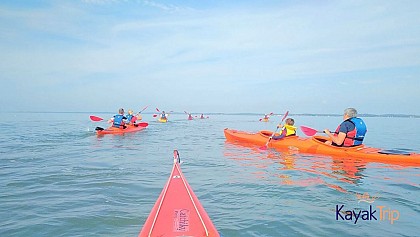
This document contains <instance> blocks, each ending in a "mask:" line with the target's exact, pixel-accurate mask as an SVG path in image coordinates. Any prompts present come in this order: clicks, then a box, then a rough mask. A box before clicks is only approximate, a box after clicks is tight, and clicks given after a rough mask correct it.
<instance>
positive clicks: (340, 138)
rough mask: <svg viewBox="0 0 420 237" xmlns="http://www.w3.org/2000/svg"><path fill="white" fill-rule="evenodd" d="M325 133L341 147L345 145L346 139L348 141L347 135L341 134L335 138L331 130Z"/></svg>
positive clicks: (326, 130)
mask: <svg viewBox="0 0 420 237" xmlns="http://www.w3.org/2000/svg"><path fill="white" fill-rule="evenodd" d="M324 133H325V134H327V135H328V137H330V138H331V141H332V142H334V143H335V144H337V145H338V146H341V144H343V142H344V139H346V134H345V133H343V132H339V133H338V135H337V136H334V135H333V134H332V133H331V132H330V130H328V129H325V130H324Z"/></svg>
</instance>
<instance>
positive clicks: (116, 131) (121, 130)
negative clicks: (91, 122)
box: [95, 122, 149, 135]
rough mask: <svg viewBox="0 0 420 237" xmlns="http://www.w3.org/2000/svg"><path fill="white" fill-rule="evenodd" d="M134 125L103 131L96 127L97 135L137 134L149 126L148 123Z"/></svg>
mask: <svg viewBox="0 0 420 237" xmlns="http://www.w3.org/2000/svg"><path fill="white" fill-rule="evenodd" d="M136 125H137V126H134V125H128V126H127V128H116V127H109V128H107V129H103V128H101V127H96V129H95V130H96V134H97V135H105V134H124V133H129V132H137V131H140V130H143V129H145V128H146V127H147V126H148V125H149V124H148V123H144V122H143V123H138V124H136Z"/></svg>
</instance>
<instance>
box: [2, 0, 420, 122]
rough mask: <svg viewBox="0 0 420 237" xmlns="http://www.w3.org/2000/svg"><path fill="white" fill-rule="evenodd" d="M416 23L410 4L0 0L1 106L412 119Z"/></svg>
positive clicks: (417, 69)
mask: <svg viewBox="0 0 420 237" xmlns="http://www.w3.org/2000/svg"><path fill="white" fill-rule="evenodd" d="M419 26H420V1H414V0H413V1H404V0H402V1H382V0H379V1H376V0H372V1H365V0H360V1H358V0H355V1H347V0H345V1H329V0H326V1H317V0H314V1H299V0H290V1H289V0H285V1H282V0H277V1H274V0H273V1H270V0H268V1H267V0H261V1H251V0H238V1H216V0H212V1H209V0H200V1H194V0H182V1H181V0H174V1H159V0H69V1H58V0H44V1H15V0H2V1H1V2H0V28H1V30H0V52H1V53H0V83H1V86H0V112H14V111H16V112H18V111H35V112H94V111H115V112H116V111H117V110H118V108H120V107H123V108H125V109H126V110H127V109H129V108H130V109H133V110H134V111H139V110H141V109H142V108H144V107H145V106H147V105H149V108H150V109H148V110H151V111H153V110H154V108H155V107H157V108H159V109H160V110H167V111H170V110H172V111H179V112H182V111H188V112H196V113H215V112H221V113H269V112H274V113H283V112H284V111H287V110H288V111H290V113H334V114H341V113H342V112H343V110H344V109H345V108H347V107H354V108H356V109H357V110H358V111H359V113H369V114H389V113H392V114H413V115H420V106H419V105H418V104H419V102H420V27H419ZM146 112H147V110H146Z"/></svg>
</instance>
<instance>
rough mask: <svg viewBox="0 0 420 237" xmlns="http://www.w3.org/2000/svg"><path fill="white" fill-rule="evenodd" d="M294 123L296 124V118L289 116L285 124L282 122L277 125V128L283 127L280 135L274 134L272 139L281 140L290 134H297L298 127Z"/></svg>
mask: <svg viewBox="0 0 420 237" xmlns="http://www.w3.org/2000/svg"><path fill="white" fill-rule="evenodd" d="M293 125H295V120H294V119H292V118H287V119H286V122H285V124H284V125H282V124H279V125H277V128H281V131H280V135H279V136H273V137H272V139H274V140H279V139H282V138H284V137H288V136H296V129H297V128H296V127H295V126H293Z"/></svg>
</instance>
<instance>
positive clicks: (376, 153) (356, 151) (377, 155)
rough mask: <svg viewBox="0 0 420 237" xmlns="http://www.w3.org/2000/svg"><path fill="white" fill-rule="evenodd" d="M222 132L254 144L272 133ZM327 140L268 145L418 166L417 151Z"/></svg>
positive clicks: (285, 140)
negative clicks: (348, 145) (349, 145)
mask: <svg viewBox="0 0 420 237" xmlns="http://www.w3.org/2000/svg"><path fill="white" fill-rule="evenodd" d="M224 133H225V137H226V140H228V141H233V142H242V143H251V144H255V145H265V144H266V143H267V141H268V139H269V137H270V136H271V135H272V132H271V131H266V130H262V131H259V132H257V133H249V132H244V131H237V130H233V129H227V128H226V129H225V130H224ZM327 140H328V138H326V137H322V136H314V137H299V136H290V137H285V138H283V139H281V140H271V141H270V143H269V144H268V147H272V148H276V149H279V150H289V149H294V150H298V151H299V152H301V153H309V154H321V155H332V156H344V157H350V158H359V159H362V160H365V161H375V162H381V163H393V164H402V165H413V166H420V154H419V153H403V154H400V153H393V152H389V151H386V150H382V149H378V148H373V147H368V146H365V145H360V146H355V147H336V146H332V145H327V144H325V143H324V142H325V141H327Z"/></svg>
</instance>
